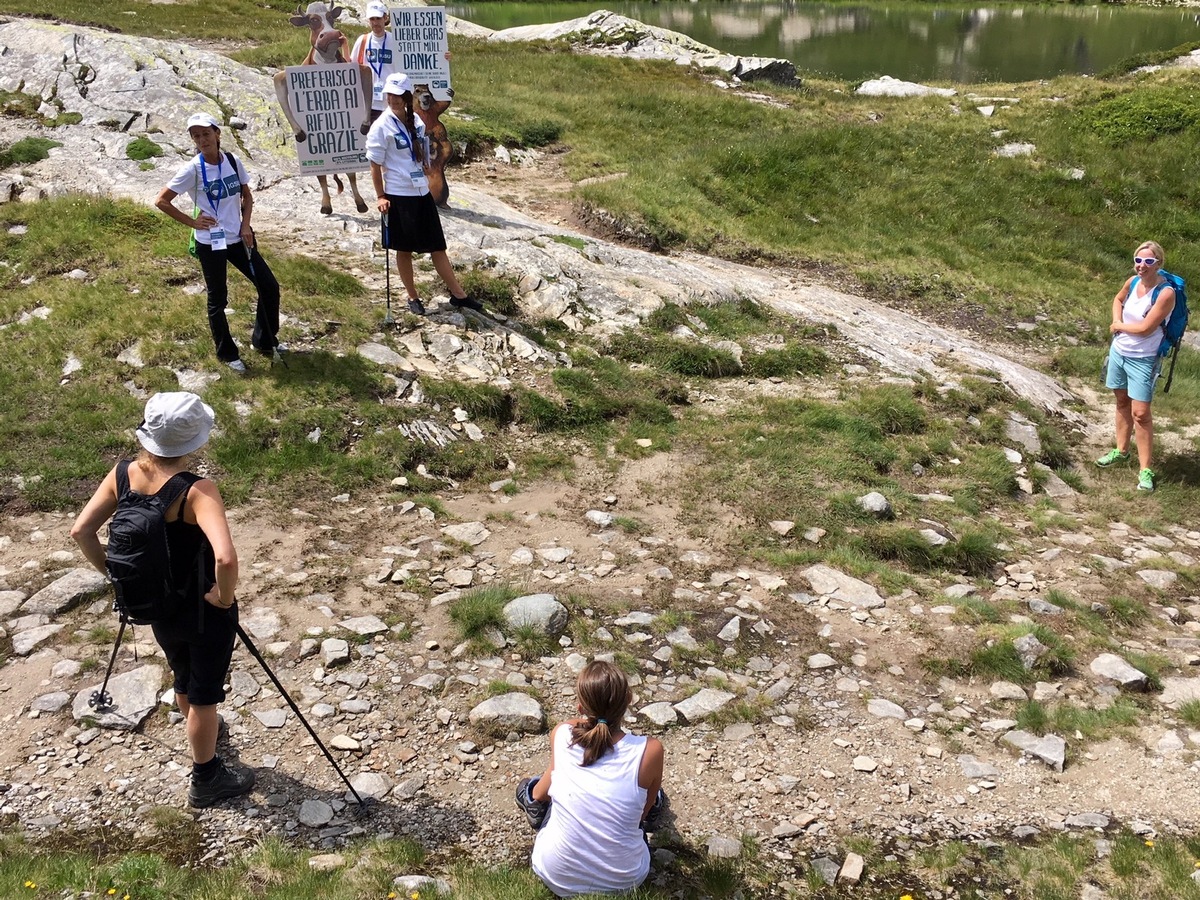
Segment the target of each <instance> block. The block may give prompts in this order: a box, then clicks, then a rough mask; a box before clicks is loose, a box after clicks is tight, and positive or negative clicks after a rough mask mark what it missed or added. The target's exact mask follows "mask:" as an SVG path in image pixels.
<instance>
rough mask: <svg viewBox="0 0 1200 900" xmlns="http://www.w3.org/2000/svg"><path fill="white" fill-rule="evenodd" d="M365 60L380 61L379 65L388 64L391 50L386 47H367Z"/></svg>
mask: <svg viewBox="0 0 1200 900" xmlns="http://www.w3.org/2000/svg"><path fill="white" fill-rule="evenodd" d="M367 62H369V63H380V64H381V65H385V66H390V65H391V64H392V51H391V50H389V49H388V48H387V47H384V48H383V49H382V50H380V49H376V48H374V47H368V48H367Z"/></svg>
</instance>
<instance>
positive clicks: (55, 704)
mask: <svg viewBox="0 0 1200 900" xmlns="http://www.w3.org/2000/svg"><path fill="white" fill-rule="evenodd" d="M70 702H71V695H70V694H68V693H67V692H66V691H55V692H54V693H52V694H42V696H40V697H35V698H34V700H33V702H32V703H30V704H29V708H30V709H36V710H37V711H38V712H44V713H56V712H58V711H59V710H60V709H62V708H63V707H64V706H66V705H67V704H68V703H70Z"/></svg>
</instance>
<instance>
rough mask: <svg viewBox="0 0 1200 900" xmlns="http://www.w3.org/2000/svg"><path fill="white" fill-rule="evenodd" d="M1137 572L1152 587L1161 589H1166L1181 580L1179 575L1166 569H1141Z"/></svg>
mask: <svg viewBox="0 0 1200 900" xmlns="http://www.w3.org/2000/svg"><path fill="white" fill-rule="evenodd" d="M1136 574H1137V577H1138V578H1140V579H1142V581H1144V582H1146V584H1148V585H1150V587H1152V588H1157V589H1158V590H1160V591H1165V590H1166V589H1167V588H1169V587H1170V586H1171V585H1173V584H1174V583H1175V582H1176V581H1178V580H1179V575H1177V574H1176V573H1175V572H1171V571H1168V570H1166V569H1141V570H1140V571H1138V572H1137V573H1136Z"/></svg>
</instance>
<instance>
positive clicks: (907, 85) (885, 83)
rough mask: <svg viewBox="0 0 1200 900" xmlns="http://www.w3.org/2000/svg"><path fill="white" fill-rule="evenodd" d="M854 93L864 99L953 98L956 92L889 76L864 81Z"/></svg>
mask: <svg viewBox="0 0 1200 900" xmlns="http://www.w3.org/2000/svg"><path fill="white" fill-rule="evenodd" d="M854 93H856V94H861V95H862V96H864V97H930V96H934V97H953V96H954V95H955V94H956V93H958V92H957V91H955V90H953V89H951V88H936V87H929V86H928V85H924V84H917V83H916V82H913V81H901V80H900V79H899V78H893V77H892V76H891V75H881V76H880V77H879V78H872V79H870V80H868V81H864V82H863V83H862V84H860V85H859V86H858V89H857V90H856V91H855V92H854Z"/></svg>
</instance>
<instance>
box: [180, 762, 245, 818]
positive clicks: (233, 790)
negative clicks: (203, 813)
mask: <svg viewBox="0 0 1200 900" xmlns="http://www.w3.org/2000/svg"><path fill="white" fill-rule="evenodd" d="M252 787H254V770H253V769H246V768H242V767H240V766H239V767H237V768H231V767H230V766H228V765H226V763H225V761H224V760H221V761H220V762H219V763H218V764H217V771H216V774H214V775H213V777H212V778H210V779H208V780H207V781H198V780H197V779H196V776H195V775H193V776H192V783H191V786H190V787H188V803H190V804H191V805H192V806H195V807H197V808H198V809H204V808H205V807H208V806H212V805H213V804H214V803H218V802H220V801H221V800H225V799H227V798H229V797H237V796H239V795H241V794H245V793H248V792H249V791H250V789H251V788H252Z"/></svg>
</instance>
